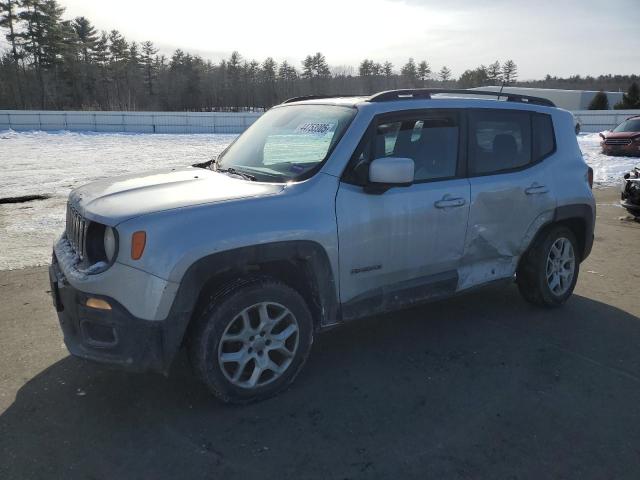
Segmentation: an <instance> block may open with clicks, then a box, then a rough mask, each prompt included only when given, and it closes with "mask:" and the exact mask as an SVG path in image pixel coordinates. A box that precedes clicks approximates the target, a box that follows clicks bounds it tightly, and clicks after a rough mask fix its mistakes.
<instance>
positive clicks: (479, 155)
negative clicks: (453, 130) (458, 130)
mask: <svg viewBox="0 0 640 480" xmlns="http://www.w3.org/2000/svg"><path fill="white" fill-rule="evenodd" d="M469 160H470V163H471V171H472V173H474V174H477V175H486V174H490V173H498V172H501V171H505V170H513V169H515V168H520V167H523V166H525V165H527V164H529V163H531V115H530V114H529V112H519V111H513V110H472V111H470V112H469Z"/></svg>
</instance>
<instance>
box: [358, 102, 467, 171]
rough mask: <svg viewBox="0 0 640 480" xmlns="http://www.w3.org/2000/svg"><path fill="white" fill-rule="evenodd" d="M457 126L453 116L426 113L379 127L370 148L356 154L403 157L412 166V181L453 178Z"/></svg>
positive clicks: (375, 156)
mask: <svg viewBox="0 0 640 480" xmlns="http://www.w3.org/2000/svg"><path fill="white" fill-rule="evenodd" d="M459 136H460V122H459V120H458V114H457V113H455V112H430V113H424V114H420V115H416V117H413V118H411V117H407V118H403V119H402V120H390V121H385V122H384V123H379V124H378V125H377V127H376V131H375V134H374V135H373V138H372V142H373V145H369V147H368V148H366V147H365V148H364V149H363V150H362V151H361V153H360V154H359V157H358V160H359V161H360V162H363V161H367V162H368V161H370V160H369V159H368V158H367V157H368V156H372V157H373V159H375V158H382V157H405V158H411V159H412V160H413V161H414V163H415V181H416V182H419V181H426V180H437V179H441V178H450V177H455V176H456V168H457V164H458V139H459Z"/></svg>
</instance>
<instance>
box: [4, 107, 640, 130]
mask: <svg viewBox="0 0 640 480" xmlns="http://www.w3.org/2000/svg"><path fill="white" fill-rule="evenodd" d="M573 114H574V115H575V116H576V118H577V119H578V121H579V122H580V125H581V128H582V131H583V132H601V131H602V130H607V129H610V128H613V127H615V126H616V125H618V124H619V123H620V122H622V121H623V120H624V119H626V118H627V117H630V116H632V115H640V110H579V111H575V112H573ZM260 115H261V114H260V113H254V112H238V113H234V112H228V113H227V112H58V111H35V110H34V111H31V110H0V130H16V131H26V130H45V131H56V130H71V131H85V132H86V131H89V132H135V133H242V132H243V131H245V130H246V129H247V127H248V126H249V125H251V124H252V123H253V122H255V121H256V119H257V118H258V117H260Z"/></svg>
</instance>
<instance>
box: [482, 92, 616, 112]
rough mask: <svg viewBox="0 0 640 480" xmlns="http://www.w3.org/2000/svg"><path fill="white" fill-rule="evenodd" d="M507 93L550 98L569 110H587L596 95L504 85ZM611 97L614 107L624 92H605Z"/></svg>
mask: <svg viewBox="0 0 640 480" xmlns="http://www.w3.org/2000/svg"><path fill="white" fill-rule="evenodd" d="M473 90H487V91H490V92H493V91H495V92H498V91H500V87H499V86H496V87H478V88H474V89H473ZM502 91H503V92H505V93H515V94H520V95H532V96H534V97H543V98H548V99H549V100H551V101H552V102H553V103H555V104H556V106H557V107H560V108H564V109H565V110H569V111H576V110H587V109H588V108H589V103H591V100H593V97H595V95H596V93H598V92H596V91H593V90H560V89H556V88H525V87H504V88H503V89H502ZM605 93H606V94H607V98H608V99H609V108H613V106H614V105H615V104H616V103H619V102H621V101H622V92H605Z"/></svg>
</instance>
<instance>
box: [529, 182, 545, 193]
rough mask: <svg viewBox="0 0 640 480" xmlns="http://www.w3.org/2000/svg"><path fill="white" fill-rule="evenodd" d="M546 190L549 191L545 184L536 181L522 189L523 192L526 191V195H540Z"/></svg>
mask: <svg viewBox="0 0 640 480" xmlns="http://www.w3.org/2000/svg"><path fill="white" fill-rule="evenodd" d="M548 192H549V189H548V188H547V186H546V185H538V184H537V183H534V184H533V185H531V186H530V187H529V188H525V189H524V193H526V194H527V195H540V194H541V193H548Z"/></svg>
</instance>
